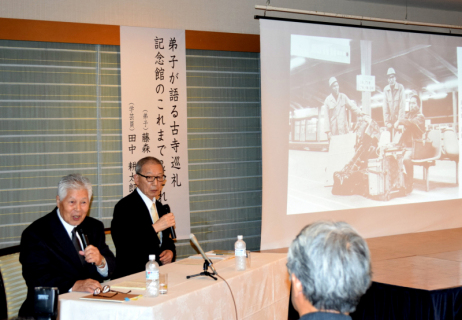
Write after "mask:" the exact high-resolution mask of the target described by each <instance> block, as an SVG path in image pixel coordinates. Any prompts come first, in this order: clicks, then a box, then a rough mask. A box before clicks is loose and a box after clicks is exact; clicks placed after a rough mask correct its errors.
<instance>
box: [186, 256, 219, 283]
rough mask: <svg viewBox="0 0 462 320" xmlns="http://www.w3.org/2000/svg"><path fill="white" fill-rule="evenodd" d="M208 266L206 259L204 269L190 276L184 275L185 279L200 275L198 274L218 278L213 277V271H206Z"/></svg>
mask: <svg viewBox="0 0 462 320" xmlns="http://www.w3.org/2000/svg"><path fill="white" fill-rule="evenodd" d="M208 268H209V262H208V261H207V260H204V271H202V272H201V273H198V274H193V275H190V276H186V279H189V278H193V277H200V276H209V277H211V278H213V279H215V280H218V279H217V278H215V277H214V276H213V273H210V272H208V271H207V270H208Z"/></svg>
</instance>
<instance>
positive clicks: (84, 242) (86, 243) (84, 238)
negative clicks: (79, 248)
mask: <svg viewBox="0 0 462 320" xmlns="http://www.w3.org/2000/svg"><path fill="white" fill-rule="evenodd" d="M77 232H78V233H79V235H80V239H82V245H83V250H85V248H86V247H88V246H89V245H90V241H89V240H88V237H87V235H86V234H85V233H84V232H83V229H82V228H78V229H77Z"/></svg>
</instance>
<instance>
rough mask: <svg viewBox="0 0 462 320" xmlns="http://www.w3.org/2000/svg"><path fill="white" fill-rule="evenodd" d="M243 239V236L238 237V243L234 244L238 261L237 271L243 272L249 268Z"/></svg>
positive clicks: (235, 256)
mask: <svg viewBox="0 0 462 320" xmlns="http://www.w3.org/2000/svg"><path fill="white" fill-rule="evenodd" d="M242 239H243V237H242V236H237V241H236V242H235V243H234V258H235V260H236V271H243V270H245V269H246V267H247V264H246V251H245V242H244V240H242Z"/></svg>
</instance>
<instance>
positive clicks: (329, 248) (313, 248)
mask: <svg viewBox="0 0 462 320" xmlns="http://www.w3.org/2000/svg"><path fill="white" fill-rule="evenodd" d="M287 269H288V270H289V273H290V274H292V273H293V274H294V275H295V276H296V277H297V278H298V279H299V280H300V282H301V283H302V286H303V294H304V296H305V298H306V299H307V300H308V301H310V303H311V304H312V305H313V306H314V307H315V308H316V309H318V310H335V311H338V312H341V313H347V312H353V311H355V309H356V305H357V304H358V302H359V299H360V298H361V296H362V295H363V294H364V293H365V292H366V290H367V288H369V286H370V284H371V277H372V271H371V263H370V253H369V248H368V247H367V244H366V241H365V240H364V239H363V238H362V237H361V236H360V235H359V234H358V233H357V232H356V231H355V230H354V229H353V228H352V227H351V226H350V225H349V224H347V223H346V222H327V221H321V222H316V223H313V224H311V225H308V226H306V227H305V228H304V229H303V230H302V231H301V232H300V233H299V234H298V236H297V237H296V238H295V240H294V241H293V242H292V244H291V246H290V248H289V254H288V257H287Z"/></svg>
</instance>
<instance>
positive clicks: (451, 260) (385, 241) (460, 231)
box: [262, 228, 462, 290]
mask: <svg viewBox="0 0 462 320" xmlns="http://www.w3.org/2000/svg"><path fill="white" fill-rule="evenodd" d="M366 241H367V244H368V245H369V249H370V251H371V259H372V272H373V277H372V280H373V281H374V282H380V283H385V284H390V285H395V286H400V287H408V288H414V289H422V290H440V289H448V288H455V287H462V228H457V229H446V230H438V231H429V232H420V233H409V234H401V235H394V236H387V237H378V238H370V239H366ZM262 252H287V248H282V249H275V250H263V251H262Z"/></svg>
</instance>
